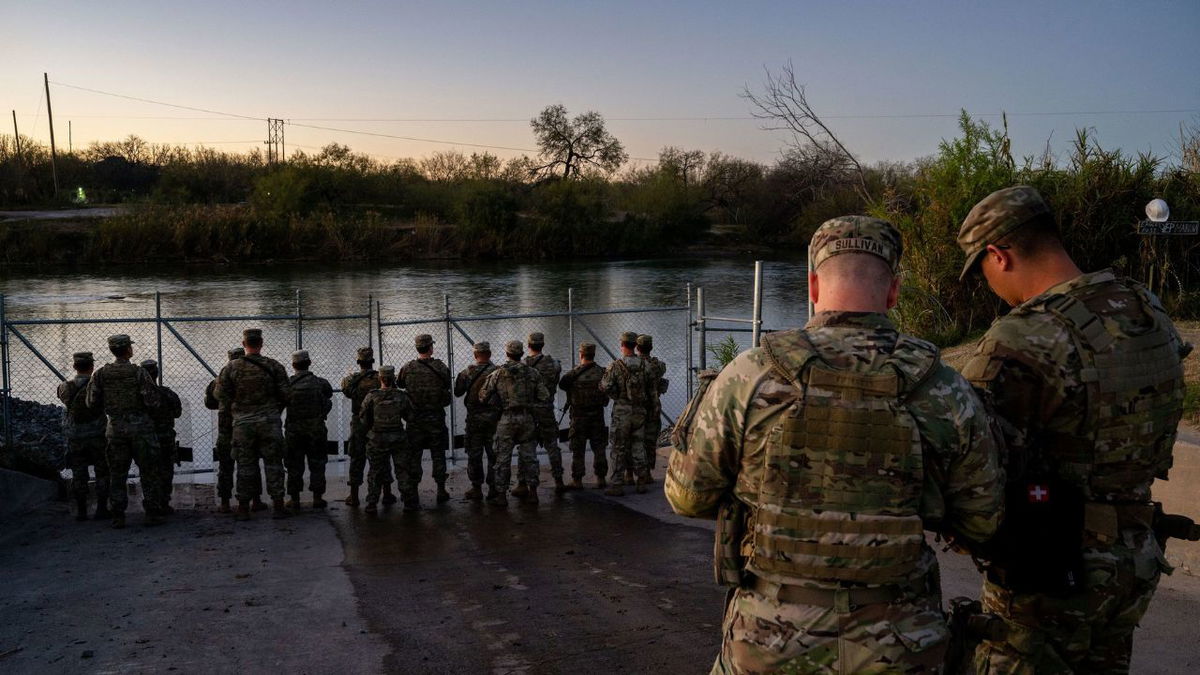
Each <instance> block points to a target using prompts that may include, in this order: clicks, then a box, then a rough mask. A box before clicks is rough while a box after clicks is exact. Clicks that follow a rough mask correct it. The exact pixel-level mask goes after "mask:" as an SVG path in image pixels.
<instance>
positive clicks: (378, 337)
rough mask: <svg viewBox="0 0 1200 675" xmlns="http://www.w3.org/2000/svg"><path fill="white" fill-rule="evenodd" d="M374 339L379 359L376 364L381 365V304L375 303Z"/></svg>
mask: <svg viewBox="0 0 1200 675" xmlns="http://www.w3.org/2000/svg"><path fill="white" fill-rule="evenodd" d="M375 339H376V342H378V343H379V357H378V359H377V363H379V365H381V366H382V365H383V304H382V303H381V302H380V301H379V300H376V301H375Z"/></svg>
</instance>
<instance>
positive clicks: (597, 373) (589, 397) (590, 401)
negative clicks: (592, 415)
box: [567, 363, 608, 412]
mask: <svg viewBox="0 0 1200 675" xmlns="http://www.w3.org/2000/svg"><path fill="white" fill-rule="evenodd" d="M602 377H604V369H603V368H601V367H600V366H598V365H596V364H595V363H590V364H588V365H587V366H584V367H581V368H580V369H579V370H578V371H576V374H575V381H574V382H572V383H571V387H570V389H568V390H567V401H568V402H570V404H571V410H574V411H578V412H583V411H585V410H597V409H599V408H603V407H604V406H605V405H606V404H607V403H608V396H607V395H606V394H605V393H604V392H603V391H602V390H601V389H600V379H601V378H602Z"/></svg>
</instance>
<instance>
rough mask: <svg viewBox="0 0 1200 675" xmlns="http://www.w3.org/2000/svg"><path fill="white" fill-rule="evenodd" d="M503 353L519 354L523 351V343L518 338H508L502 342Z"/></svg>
mask: <svg viewBox="0 0 1200 675" xmlns="http://www.w3.org/2000/svg"><path fill="white" fill-rule="evenodd" d="M504 353H505V354H507V355H509V356H520V355H521V354H524V353H525V345H523V344H521V341H520V340H509V341H508V342H506V343H504Z"/></svg>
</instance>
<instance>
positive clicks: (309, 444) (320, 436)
mask: <svg viewBox="0 0 1200 675" xmlns="http://www.w3.org/2000/svg"><path fill="white" fill-rule="evenodd" d="M328 436H329V431H328V430H327V429H326V428H325V420H321V419H313V420H300V419H296V420H293V419H290V418H289V419H288V423H287V427H286V428H285V429H284V439H285V440H286V441H287V457H286V459H285V460H284V466H285V467H286V468H287V492H288V494H292V495H298V494H300V492H301V491H302V490H303V489H304V466H305V464H307V465H308V489H309V490H310V491H311V492H312V493H313V497H320V496H321V495H323V494H325V462H326V461H327V459H328V456H327V454H326V451H325V440H326V439H327V438H328Z"/></svg>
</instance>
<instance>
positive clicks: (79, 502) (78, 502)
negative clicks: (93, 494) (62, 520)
mask: <svg viewBox="0 0 1200 675" xmlns="http://www.w3.org/2000/svg"><path fill="white" fill-rule="evenodd" d="M87 519H88V515H87V497H86V496H84V497H76V498H75V520H79V521H84V520H87Z"/></svg>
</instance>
